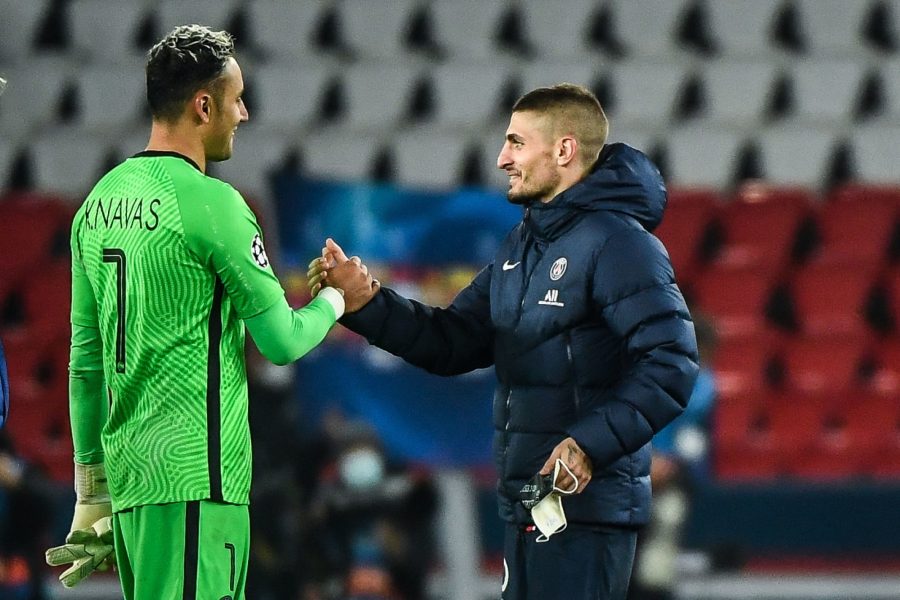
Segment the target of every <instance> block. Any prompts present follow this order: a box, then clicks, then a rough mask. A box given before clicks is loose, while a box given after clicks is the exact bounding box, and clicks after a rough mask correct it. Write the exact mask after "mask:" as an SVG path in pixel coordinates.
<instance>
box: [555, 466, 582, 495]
mask: <svg viewBox="0 0 900 600" xmlns="http://www.w3.org/2000/svg"><path fill="white" fill-rule="evenodd" d="M560 467H562V468H563V469H565V470H566V473H568V474H569V477H571V478H572V480H573V481H574V482H575V484H574V485H573V486H572V488H571V489H568V490H564V489H561V488H558V487H556V476H557V475H559V468H560ZM553 490H554V491H557V492H559V493H560V494H565V495H566V496H571V495H572V494H574V493H575V492H576V491H577V490H578V478H577V477H575V473H573V472H572V469H570V468H569V465H567V464H566V463H564V462H563V461H562V459H561V458H557V459H556V465H555V466H554V468H553Z"/></svg>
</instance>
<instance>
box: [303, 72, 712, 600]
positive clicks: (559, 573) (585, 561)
mask: <svg viewBox="0 0 900 600" xmlns="http://www.w3.org/2000/svg"><path fill="white" fill-rule="evenodd" d="M607 131H608V124H607V121H606V117H605V115H604V114H603V111H602V109H601V107H600V104H599V102H598V101H597V99H596V98H595V97H594V95H593V94H591V93H590V92H589V91H588V90H586V89H584V88H582V87H580V86H574V85H570V84H561V85H557V86H553V87H550V88H539V89H536V90H534V91H532V92H529V93H528V94H526V95H525V96H523V97H522V98H521V99H520V100H519V101H518V102H517V103H516V105H515V106H514V107H513V113H512V117H511V120H510V125H509V128H508V129H507V134H506V141H505V143H504V145H503V149H502V150H501V152H500V155H499V157H498V161H497V166H498V167H499V168H501V169H504V170H505V171H506V172H507V173H508V174H509V180H510V183H509V192H508V197H509V200H510V202H513V203H515V204H521V205H523V206H524V207H525V216H524V219H523V220H522V222H521V223H520V224H519V225H517V226H516V227H515V228H514V229H513V230H512V231H511V232H510V234H509V235H508V236H507V237H506V239H505V241H504V242H503V244H502V245H501V247H500V249H499V250H498V251H497V254H496V256H495V258H494V261H493V263H491V264H490V265H488V266H487V267H485V268H484V269H483V270H482V271H481V272H480V273H479V274H478V275H477V276H476V277H475V279H474V280H473V281H472V283H471V284H469V286H468V287H466V288H465V289H464V290H462V291H461V292H460V293H459V295H458V296H457V297H456V298H455V299H454V301H453V302H452V304H451V305H450V306H449V307H447V308H445V309H442V308H435V307H430V306H426V305H423V304H421V303H419V302H416V301H413V300H408V299H406V298H403V297H401V296H399V295H398V294H397V293H395V292H394V291H392V290H389V289H387V288H379V286H378V285H377V282H376V283H375V284H374V285H373V287H372V292H371V299H369V298H362V299H348V306H349V305H350V304H356V305H357V306H358V305H363V304H364V306H363V308H362V309H360V310H359V311H356V312H354V313H353V314H349V315H346V316H345V317H344V318H343V319H342V320H341V323H342V324H343V325H344V326H346V327H348V328H349V329H351V330H353V331H355V332H357V333H360V334H361V335H363V336H365V337H366V338H367V339H368V340H369V342H370V343H371V344H374V345H376V346H378V347H380V348H384V349H385V350H387V351H389V352H391V353H393V354H395V355H397V356H400V357H402V358H404V359H405V360H407V361H408V362H410V363H412V364H414V365H417V366H419V367H422V368H424V369H427V370H428V371H430V372H432V373H436V374H439V375H455V374H458V373H465V372H467V371H471V370H473V369H478V368H481V367H486V366H488V365H491V364H493V365H494V366H495V368H496V372H497V379H498V383H497V388H496V392H495V395H494V411H493V412H494V453H495V460H496V467H497V471H498V475H499V482H498V497H499V505H500V514H501V516H502V517H503V519H504V520H505V521H506V522H507V532H506V540H505V547H504V562H505V565H504V566H505V571H506V572H505V574H504V581H503V596H502V598H503V599H504V600H513V599H516V600H524V599H538V598H540V599H551V598H567V599H568V598H571V599H575V600H581V599H587V598H590V599H601V598H602V599H604V600H607V599H609V600H618V599H621V598H624V597H625V593H626V589H627V584H628V579H629V575H630V573H631V567H632V562H633V557H634V545H635V541H636V535H637V534H636V530H637V528H638V527H639V526H641V525H643V524H645V523H646V522H647V519H648V517H649V505H650V495H651V494H650V476H649V473H650V445H649V442H650V440H651V438H652V437H653V434H654V433H655V432H657V431H659V430H660V429H662V428H663V427H664V426H665V425H666V424H668V423H669V422H670V421H671V420H672V419H674V418H675V417H677V416H678V415H679V414H680V413H681V412H682V410H683V409H684V407H685V405H686V403H687V400H688V397H689V395H690V393H691V388H692V386H693V384H694V379H695V378H696V376H697V368H698V367H697V361H698V358H697V346H696V340H695V337H694V328H693V323H692V322H691V316H690V314H689V312H688V309H687V307H686V306H685V302H684V299H683V298H682V295H681V292H680V291H679V289H678V287H677V285H676V283H675V277H674V274H673V271H672V266H671V264H670V262H669V258H668V255H667V254H666V251H665V249H664V248H663V245H662V244H661V243H660V242H659V240H658V239H656V238H655V237H654V236H653V235H652V234H651V232H652V231H653V229H654V228H655V227H656V226H657V225H658V224H659V222H660V221H661V219H662V215H663V209H664V208H665V204H666V190H665V187H664V185H663V182H662V178H661V176H660V174H659V171H658V170H657V169H656V167H655V166H654V165H653V164H652V163H651V161H650V160H649V159H648V158H647V157H646V156H644V155H643V154H642V153H641V152H639V151H637V150H635V149H633V148H631V147H629V146H626V145H624V144H610V145H605V141H606V137H607ZM447 234H448V235H453V232H447ZM347 260H348V259H347V257H346V255H344V253H343V251H342V250H341V249H340V247H339V246H338V245H337V244H336V243H335V242H334V241H332V240H330V239H329V240H328V241H327V242H326V247H325V248H324V249H323V258H321V259H317V260H316V261H313V263H312V264H311V268H310V273H309V275H310V287H311V290H312V291H313V293H316V292H317V291H318V289H320V286H321V285H333V286H335V287H339V288H340V287H342V286H341V283H342V281H341V273H349V272H350V271H349V270H347V269H344V270H342V271H341V270H338V271H334V270H331V269H332V268H333V267H334V266H336V265H337V264H339V263H343V262H345V261H347ZM352 260H354V261H355V262H357V263H358V262H359V259H358V258H356V257H354V258H353V259H352ZM348 312H350V311H348ZM426 401H427V399H426ZM558 459H559V461H561V462H562V463H563V465H564V466H565V467H566V468H562V469H555V467H556V463H557V460H558ZM563 465H560V466H563ZM567 469H568V471H569V472H567ZM554 471H556V472H557V479H556V481H555V483H556V486H557V488H558V489H560V490H567V489H569V488H570V487H573V488H575V489H576V493H575V494H574V495H571V496H562V497H563V498H564V499H563V500H562V505H563V507H564V512H565V516H566V518H567V520H568V527H567V529H565V531H563V532H561V533H557V534H556V535H553V536H552V538H551V539H549V540H547V541H546V543H539V541H542V539H543V538H540V539H539V535H540V532H539V531H535V526H534V520H533V519H532V515H531V513H530V512H529V510H527V509H526V508H525V506H524V505H523V504H522V502H521V501H520V490H522V488H523V486H524V485H525V484H526V483H528V482H529V480H530V479H531V478H532V477H533V476H535V474H536V473H538V472H540V473H541V474H543V475H550V474H552V473H554ZM576 483H577V486H576Z"/></svg>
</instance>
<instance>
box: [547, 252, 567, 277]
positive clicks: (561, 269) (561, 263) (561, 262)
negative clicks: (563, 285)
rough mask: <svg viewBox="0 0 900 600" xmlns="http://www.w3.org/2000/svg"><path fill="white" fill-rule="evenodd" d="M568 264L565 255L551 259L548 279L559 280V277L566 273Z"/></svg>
mask: <svg viewBox="0 0 900 600" xmlns="http://www.w3.org/2000/svg"><path fill="white" fill-rule="evenodd" d="M568 264H569V261H567V260H566V257H565V256H563V257H562V258H557V259H556V260H555V261H553V265H552V266H551V267H550V279H552V280H553V281H559V279H560V278H561V277H562V276H563V275H565V274H566V266H567V265H568Z"/></svg>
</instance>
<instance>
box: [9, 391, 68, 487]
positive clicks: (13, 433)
mask: <svg viewBox="0 0 900 600" xmlns="http://www.w3.org/2000/svg"><path fill="white" fill-rule="evenodd" d="M11 395H12V397H13V402H14V403H13V405H12V407H11V410H10V416H9V422H8V423H7V425H6V426H7V428H8V430H9V435H10V438H11V439H12V442H13V445H14V448H15V450H16V452H18V453H20V454H21V455H22V456H23V457H24V458H26V459H28V460H30V461H32V462H34V463H35V464H36V465H38V466H39V467H41V468H42V469H43V470H44V471H46V472H47V474H48V475H50V476H51V477H52V478H53V479H55V480H57V481H60V482H68V481H71V479H72V456H73V449H72V436H71V434H70V433H69V411H68V408H67V404H66V402H59V401H58V399H56V398H53V397H52V394H51V393H50V392H48V391H45V390H40V389H38V388H27V387H20V388H17V389H14V390H11Z"/></svg>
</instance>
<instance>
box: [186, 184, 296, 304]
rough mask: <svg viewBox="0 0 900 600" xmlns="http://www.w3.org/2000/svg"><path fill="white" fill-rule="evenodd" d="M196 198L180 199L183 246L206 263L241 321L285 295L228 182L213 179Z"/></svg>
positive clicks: (253, 221)
mask: <svg viewBox="0 0 900 600" xmlns="http://www.w3.org/2000/svg"><path fill="white" fill-rule="evenodd" d="M215 183H216V185H215V186H214V187H210V188H209V189H206V190H204V191H205V193H203V194H202V195H201V196H200V197H197V198H184V199H183V200H184V201H182V198H179V206H180V208H181V214H182V221H183V225H184V232H185V238H186V241H187V245H188V248H189V249H190V250H191V251H192V252H194V253H195V254H196V255H197V256H198V257H199V258H200V260H202V261H203V262H204V263H206V264H210V265H211V266H212V267H213V268H214V269H215V271H216V273H217V274H218V276H219V278H220V279H221V281H222V284H223V285H224V287H225V291H226V292H227V293H228V296H229V297H230V298H231V301H232V302H233V303H234V306H235V308H236V309H237V313H238V316H240V317H241V318H242V319H249V318H251V317H254V316H256V315H258V314H260V313H262V312H263V311H265V310H266V309H267V308H269V307H271V306H272V305H274V304H275V303H276V302H278V301H279V300H280V299H281V298H283V297H284V289H283V288H282V287H281V283H279V281H278V278H277V277H275V273H274V272H273V271H272V266H271V265H270V264H269V259H268V257H267V256H266V250H265V246H264V245H263V235H262V231H261V230H260V227H259V224H258V223H257V221H256V216H255V215H254V214H253V211H251V210H250V207H249V206H247V203H246V202H245V201H244V199H243V198H242V197H241V195H240V194H239V193H238V192H237V190H235V189H234V188H232V187H231V186H229V185H227V184H224V183H221V182H215Z"/></svg>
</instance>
